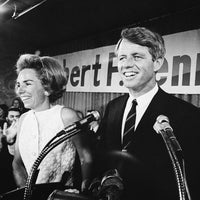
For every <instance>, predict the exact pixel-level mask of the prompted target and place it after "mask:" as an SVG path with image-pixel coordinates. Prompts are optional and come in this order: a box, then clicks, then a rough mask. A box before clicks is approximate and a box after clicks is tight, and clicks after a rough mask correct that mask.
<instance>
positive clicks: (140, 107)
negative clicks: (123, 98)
mask: <svg viewBox="0 0 200 200" xmlns="http://www.w3.org/2000/svg"><path fill="white" fill-rule="evenodd" d="M157 92H158V85H157V84H156V85H155V87H154V88H153V89H152V90H150V91H149V92H147V93H146V94H143V95H142V96H140V97H137V98H135V97H134V96H132V95H131V94H130V93H129V98H128V101H127V103H126V107H125V110H124V115H123V120H122V130H121V138H123V132H124V126H125V121H126V118H127V115H128V113H129V111H130V109H131V106H132V101H133V100H134V99H136V101H137V106H136V120H135V130H136V128H137V126H138V124H139V122H140V120H141V118H142V116H143V115H144V113H145V111H146V109H147V107H148V106H149V104H150V102H151V100H152V99H153V97H154V95H155V94H156V93H157Z"/></svg>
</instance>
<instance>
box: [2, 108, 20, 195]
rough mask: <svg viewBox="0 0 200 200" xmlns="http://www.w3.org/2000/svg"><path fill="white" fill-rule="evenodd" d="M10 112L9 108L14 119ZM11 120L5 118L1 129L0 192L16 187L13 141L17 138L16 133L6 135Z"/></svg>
mask: <svg viewBox="0 0 200 200" xmlns="http://www.w3.org/2000/svg"><path fill="white" fill-rule="evenodd" d="M17 113H18V112H17ZM10 114H11V113H10V109H8V116H9V119H10V120H12V119H11V118H12V117H11V116H10ZM14 118H15V117H14ZM10 120H9V122H8V121H7V119H6V120H4V121H3V122H4V124H3V125H2V129H1V130H0V161H1V164H0V194H2V193H6V192H9V191H11V190H13V189H15V188H16V184H15V181H14V177H13V171H12V161H13V153H14V152H13V149H14V145H13V141H14V140H15V139H13V138H15V137H16V135H15V136H12V137H10V136H9V137H7V136H6V130H7V122H8V123H9V124H10V122H11V121H10ZM13 125H14V124H13ZM11 141H12V143H11ZM8 143H9V144H8Z"/></svg>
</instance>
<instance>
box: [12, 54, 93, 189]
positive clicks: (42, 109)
mask: <svg viewBox="0 0 200 200" xmlns="http://www.w3.org/2000/svg"><path fill="white" fill-rule="evenodd" d="M16 67H17V74H18V77H17V81H16V93H17V94H18V96H19V97H20V98H21V99H22V101H23V103H24V105H25V107H27V108H30V109H31V110H30V111H28V112H26V113H24V114H23V115H22V117H21V118H20V120H19V129H18V130H17V141H16V150H15V156H14V161H13V167H14V175H15V178H16V182H17V185H18V186H20V187H22V186H24V185H25V183H26V179H27V175H28V174H29V173H30V170H31V167H32V165H33V163H34V161H35V160H36V159H37V157H38V156H39V154H40V152H41V150H42V149H43V148H44V146H45V145H46V144H47V143H48V142H49V140H51V138H53V137H54V136H55V135H56V134H57V133H58V132H59V131H61V130H63V129H64V127H66V126H68V125H70V124H72V123H73V122H75V121H78V120H79V117H78V115H77V113H76V112H75V111H74V110H73V109H71V108H67V107H64V106H61V105H53V103H54V102H55V101H56V100H57V99H59V98H60V97H61V96H62V95H63V92H64V91H65V85H66V74H65V70H64V68H63V67H62V66H61V65H60V64H59V62H58V61H57V60H56V59H54V58H52V57H48V56H45V57H39V56H36V55H30V54H25V55H22V56H20V58H19V59H18V61H17V64H16ZM86 136H87V135H85V134H80V135H76V136H74V137H72V138H70V139H68V140H66V141H65V142H63V143H62V144H60V145H59V146H57V147H56V148H55V149H53V150H52V151H51V152H50V153H49V154H48V155H47V156H46V158H45V159H44V160H43V162H42V163H41V165H40V172H39V174H38V177H37V181H36V183H50V182H60V181H61V180H62V183H64V184H65V185H66V186H70V187H76V188H77V189H81V190H85V189H86V188H87V183H88V179H89V178H90V173H91V169H90V168H91V163H92V156H91V153H90V148H89V145H88V143H87V140H86V139H85V137H86ZM77 153H78V157H79V158H80V163H81V166H80V167H81V172H82V174H81V176H79V177H78V182H79V183H80V182H81V181H82V184H80V185H76V181H77V180H76V181H75V179H77V177H74V172H73V170H74V167H75V163H76V162H75V161H76V158H78V157H77V155H76V154H77ZM66 173H67V174H69V176H68V177H66V176H64V174H66Z"/></svg>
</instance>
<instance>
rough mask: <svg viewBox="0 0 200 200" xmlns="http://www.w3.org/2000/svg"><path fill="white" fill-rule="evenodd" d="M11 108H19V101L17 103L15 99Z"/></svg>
mask: <svg viewBox="0 0 200 200" xmlns="http://www.w3.org/2000/svg"><path fill="white" fill-rule="evenodd" d="M13 107H15V108H19V107H20V105H19V101H18V100H17V99H16V100H14V102H13Z"/></svg>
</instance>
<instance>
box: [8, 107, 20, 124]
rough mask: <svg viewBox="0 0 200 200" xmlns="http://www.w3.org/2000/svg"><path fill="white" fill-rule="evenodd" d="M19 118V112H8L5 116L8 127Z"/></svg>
mask: <svg viewBox="0 0 200 200" xmlns="http://www.w3.org/2000/svg"><path fill="white" fill-rule="evenodd" d="M19 117H20V112H18V111H13V110H10V111H9V112H8V116H7V121H8V123H9V125H11V124H12V122H13V121H16V120H17V119H19Z"/></svg>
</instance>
